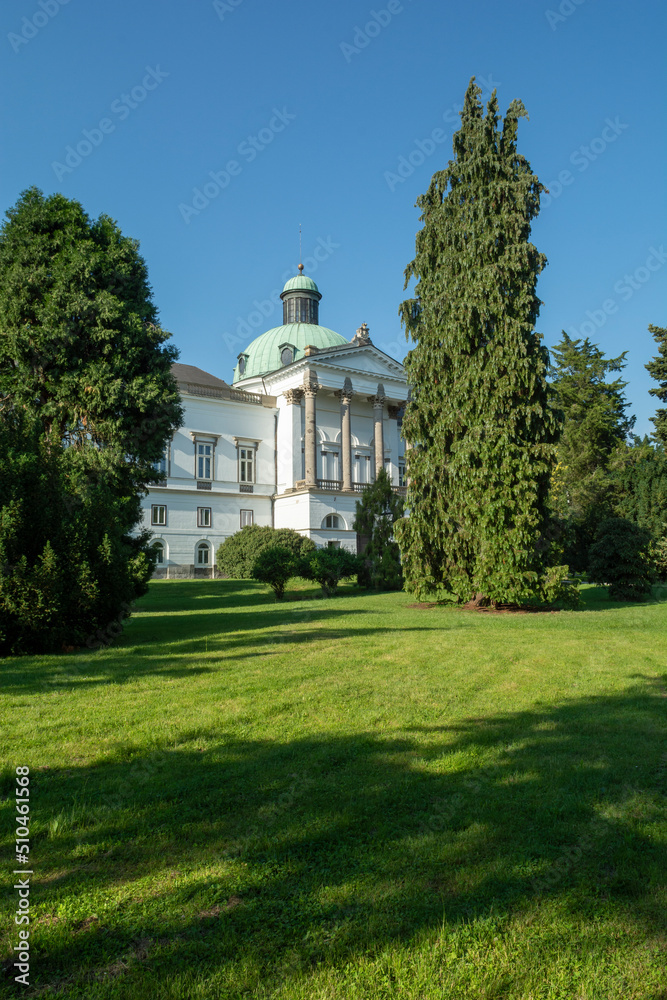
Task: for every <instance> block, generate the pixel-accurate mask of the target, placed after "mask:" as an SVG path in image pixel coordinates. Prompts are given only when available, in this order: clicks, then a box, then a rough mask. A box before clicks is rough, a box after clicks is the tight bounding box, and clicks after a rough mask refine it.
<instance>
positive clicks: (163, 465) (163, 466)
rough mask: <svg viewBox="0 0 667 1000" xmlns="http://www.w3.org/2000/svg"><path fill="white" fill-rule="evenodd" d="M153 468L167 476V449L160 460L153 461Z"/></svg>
mask: <svg viewBox="0 0 667 1000" xmlns="http://www.w3.org/2000/svg"><path fill="white" fill-rule="evenodd" d="M153 468H154V469H155V471H156V472H162V473H164V474H165V476H166V474H167V452H166V450H165V452H164V455H163V456H162V458H161V459H160V460H159V461H158V462H153Z"/></svg>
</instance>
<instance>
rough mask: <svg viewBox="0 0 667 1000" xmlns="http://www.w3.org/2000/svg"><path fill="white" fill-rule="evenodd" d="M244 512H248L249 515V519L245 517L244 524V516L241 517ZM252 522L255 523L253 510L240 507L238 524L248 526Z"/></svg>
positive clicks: (242, 526)
mask: <svg viewBox="0 0 667 1000" xmlns="http://www.w3.org/2000/svg"><path fill="white" fill-rule="evenodd" d="M244 514H246V515H247V514H249V515H250V518H249V519H248V518H247V517H246V519H245V524H244V523H243V522H244V518H243V515H244ZM254 523H255V511H254V510H248V509H246V508H245V507H244V508H242V509H241V510H239V526H240V527H241V528H249V527H251V526H252V525H253V524H254Z"/></svg>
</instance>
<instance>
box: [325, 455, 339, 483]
mask: <svg viewBox="0 0 667 1000" xmlns="http://www.w3.org/2000/svg"><path fill="white" fill-rule="evenodd" d="M338 478H339V476H338V452H337V451H323V452H322V479H334V480H335V479H338Z"/></svg>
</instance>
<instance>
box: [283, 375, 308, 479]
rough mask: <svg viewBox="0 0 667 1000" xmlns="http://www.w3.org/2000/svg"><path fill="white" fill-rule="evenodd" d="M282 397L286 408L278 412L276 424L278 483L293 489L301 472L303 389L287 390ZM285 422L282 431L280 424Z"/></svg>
mask: <svg viewBox="0 0 667 1000" xmlns="http://www.w3.org/2000/svg"><path fill="white" fill-rule="evenodd" d="M283 396H284V397H285V402H286V403H287V406H286V407H285V409H283V410H281V412H280V420H279V423H278V470H279V481H280V482H281V483H284V484H285V487H286V488H287V489H290V488H294V487H295V486H296V484H297V482H298V481H299V480H300V479H301V477H302V472H301V400H302V398H303V389H287V390H286V391H285V392H284V393H283ZM283 421H284V422H285V427H284V429H283V428H282V426H281V424H282V422H283Z"/></svg>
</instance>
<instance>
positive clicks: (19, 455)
mask: <svg viewBox="0 0 667 1000" xmlns="http://www.w3.org/2000/svg"><path fill="white" fill-rule="evenodd" d="M168 337H169V334H168V333H166V332H165V331H163V330H162V329H161V328H160V327H159V325H158V324H157V310H156V308H155V305H154V304H153V301H152V298H151V291H150V286H149V284H148V277H147V272H146V265H145V263H144V261H143V260H142V258H141V257H140V256H139V254H138V244H137V243H136V241H135V240H132V239H128V238H127V237H124V236H123V235H122V234H121V232H120V230H119V229H118V227H117V226H116V225H115V223H114V222H113V221H112V220H111V219H109V218H108V217H107V216H100V218H99V219H97V220H96V221H91V220H90V219H89V218H88V216H87V215H86V213H85V212H84V210H83V208H82V207H81V205H80V204H79V203H78V202H76V201H70V200H68V199H67V198H64V197H63V196H62V195H53V196H51V197H49V198H45V197H44V195H43V194H42V193H41V192H40V191H38V190H37V189H36V188H31V189H29V190H28V191H26V192H24V193H23V194H22V195H21V197H20V199H19V201H18V202H17V204H16V205H15V206H14V207H13V208H11V209H10V210H9V211H8V212H7V219H6V221H5V222H4V224H3V225H2V228H1V229H0V423H1V425H2V426H1V428H0V561H1V562H2V571H1V573H0V632H2V635H0V647H1V648H2V649H4V651H5V652H7V651H12V652H25V651H28V650H30V651H32V652H38V651H40V650H44V651H49V650H53V649H56V648H60V646H62V645H63V644H65V645H68V646H69V645H72V646H75V645H79V644H84V645H90V642H91V641H93V643H94V642H95V641H97V640H96V639H95V636H98V638H99V635H101V636H102V638H101V639H99V642H106V641H108V637H109V636H110V635H114V634H118V632H120V631H121V624H120V623H121V622H122V620H123V618H125V617H127V614H128V613H129V608H130V605H131V603H132V601H133V600H134V599H135V598H136V597H137V596H139V595H140V594H141V593H143V592H144V590H145V587H146V581H147V579H148V577H149V576H150V573H151V569H152V565H153V559H154V554H153V553H151V552H150V550H149V548H148V545H149V536H148V533H147V532H144V533H141V532H140V533H138V534H137V533H136V529H137V526H138V524H139V522H140V520H141V503H140V496H141V493H142V492H143V491H145V490H146V489H147V487H148V486H149V485H150V484H151V483H152V482H154V481H156V479H159V478H160V477H159V475H158V474H157V473H156V471H155V468H154V463H155V462H156V461H157V460H158V459H160V458H161V456H162V453H163V449H164V446H165V442H166V440H167V439H168V437H169V436H170V435H171V433H172V432H173V430H174V429H175V428H177V427H178V426H179V424H180V422H181V419H182V409H181V405H180V401H179V394H178V387H177V385H176V382H175V380H174V378H173V376H172V374H171V363H172V361H173V360H174V359H175V358H176V357H177V352H176V349H175V348H174V347H171V346H166V345H165V341H166V340H167V339H168ZM40 469H41V470H42V472H40ZM19 483H20V484H21V489H20V490H18V489H17V486H18V484H19ZM47 512H48V513H47ZM109 629H111V632H109ZM105 637H106V638H105ZM99 642H98V644H99Z"/></svg>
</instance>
